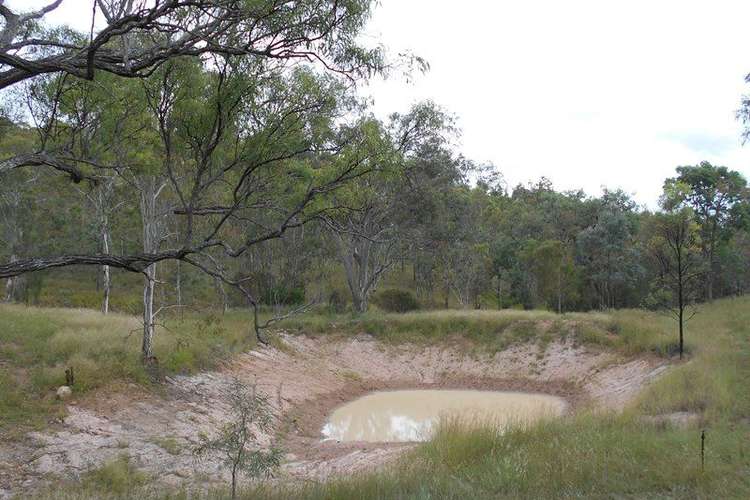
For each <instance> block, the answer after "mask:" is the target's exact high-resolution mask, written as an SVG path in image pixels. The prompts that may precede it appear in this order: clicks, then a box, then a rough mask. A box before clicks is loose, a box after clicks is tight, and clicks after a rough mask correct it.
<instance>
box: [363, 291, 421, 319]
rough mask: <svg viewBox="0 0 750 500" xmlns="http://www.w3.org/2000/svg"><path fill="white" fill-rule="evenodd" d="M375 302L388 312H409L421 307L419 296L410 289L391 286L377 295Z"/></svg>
mask: <svg viewBox="0 0 750 500" xmlns="http://www.w3.org/2000/svg"><path fill="white" fill-rule="evenodd" d="M374 302H375V304H376V305H377V306H378V307H380V308H381V309H383V310H385V311H388V312H400V313H401V312H407V311H415V310H417V309H419V302H418V301H417V298H416V297H415V296H414V294H413V293H411V292H410V291H408V290H399V289H397V288H391V289H389V290H383V291H382V292H380V293H378V294H377V295H376V296H375V300H374Z"/></svg>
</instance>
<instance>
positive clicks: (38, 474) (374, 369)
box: [0, 335, 666, 498]
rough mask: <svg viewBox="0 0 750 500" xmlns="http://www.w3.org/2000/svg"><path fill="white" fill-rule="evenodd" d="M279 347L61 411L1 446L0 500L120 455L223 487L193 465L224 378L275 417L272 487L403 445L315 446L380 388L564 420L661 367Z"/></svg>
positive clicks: (617, 398)
mask: <svg viewBox="0 0 750 500" xmlns="http://www.w3.org/2000/svg"><path fill="white" fill-rule="evenodd" d="M282 338H283V340H284V341H285V342H286V344H287V345H288V346H289V349H284V350H283V351H282V350H279V349H275V348H271V347H263V348H259V349H257V350H255V351H251V352H248V353H245V354H242V355H240V356H238V357H237V358H236V359H235V360H234V361H233V363H231V365H229V366H227V367H226V368H225V369H223V370H221V371H218V372H211V373H201V374H198V375H194V376H184V377H175V378H171V379H168V380H167V381H166V384H165V386H164V394H160V395H157V394H154V393H147V392H145V391H143V390H142V389H140V388H138V387H137V386H135V385H132V386H129V387H127V388H123V389H121V390H117V391H109V392H108V393H104V392H99V393H97V394H95V395H92V396H91V397H88V398H85V400H79V401H76V402H71V404H69V405H68V416H67V417H66V418H65V419H64V421H63V422H61V423H60V424H59V425H57V426H55V427H56V428H55V429H54V430H49V431H46V432H38V433H32V434H30V435H29V437H28V440H27V442H26V443H24V444H23V445H17V444H16V445H13V446H12V447H8V445H5V446H6V449H3V446H4V445H0V457H2V458H1V459H0V498H2V497H3V495H9V494H10V493H11V492H16V493H17V492H21V491H24V490H25V489H26V488H32V487H34V486H35V485H37V484H40V483H41V482H43V481H45V480H46V479H49V478H52V477H55V476H63V477H76V476H78V475H80V474H81V473H83V472H85V471H87V470H90V469H93V468H96V467H100V466H101V465H102V464H104V463H106V462H107V461H109V460H112V459H115V458H116V457H118V456H120V455H123V454H127V455H128V456H130V457H131V459H132V461H133V462H134V463H135V464H136V465H137V466H138V467H140V468H142V469H144V470H145V471H147V472H149V473H153V474H154V475H155V476H156V477H158V478H159V479H160V480H161V481H164V482H165V483H168V484H186V483H188V484H193V483H201V482H211V481H219V480H225V479H226V474H227V473H226V472H225V471H224V470H223V469H222V468H221V466H220V464H219V463H218V461H217V460H207V461H203V462H196V461H195V459H194V458H193V453H192V451H191V450H192V448H193V446H194V445H195V444H196V443H197V442H198V441H199V436H200V435H201V433H205V434H209V435H210V434H211V433H212V431H213V430H214V429H215V428H217V427H218V426H220V425H222V423H224V422H226V421H227V419H228V418H229V417H228V415H229V408H228V406H227V398H226V391H227V389H228V387H229V384H230V382H231V380H232V379H233V378H238V379H240V380H242V381H244V382H246V383H249V384H256V385H257V387H258V389H259V390H261V391H263V392H265V393H267V394H268V395H269V396H270V399H271V401H272V403H273V404H274V407H275V412H276V414H277V416H278V419H277V422H278V425H277V434H276V435H275V436H264V438H265V439H266V441H267V442H269V443H270V441H271V439H273V438H276V439H279V440H280V441H281V444H282V447H283V448H284V449H285V450H286V451H287V455H286V457H285V463H284V465H283V467H282V471H281V474H280V477H281V478H282V479H291V480H293V479H325V478H327V477H330V476H332V475H337V474H349V473H352V472H354V471H359V470H363V469H367V468H372V467H376V466H378V465H381V464H383V463H385V462H387V461H388V460H390V459H392V458H393V457H395V456H397V455H398V454H400V453H401V452H403V450H405V449H407V448H409V447H410V446H412V445H409V444H382V445H379V444H372V443H360V444H357V443H336V442H330V441H328V442H322V441H321V436H320V429H321V427H322V425H323V422H324V420H325V418H326V416H327V415H328V414H329V413H330V411H331V410H332V409H333V408H334V407H336V406H338V405H339V404H341V403H343V402H346V401H348V400H351V399H353V398H354V397H356V396H359V395H362V394H364V393H367V392H370V391H373V390H378V389H384V388H394V389H395V388H420V387H446V388H483V389H506V390H526V391H535V392H545V393H550V394H556V395H559V396H562V397H565V398H566V399H567V400H568V402H569V403H570V408H571V411H575V409H576V408H577V407H580V406H585V405H594V406H596V407H601V408H610V409H617V408H621V407H622V406H623V405H625V404H626V403H627V402H628V401H629V400H631V399H632V398H633V397H634V396H635V395H636V394H637V393H638V392H639V391H640V389H641V388H642V387H643V385H644V384H645V383H647V382H648V381H649V380H651V379H653V378H654V377H655V376H657V375H658V374H659V373H661V372H662V371H663V370H665V369H666V364H664V363H663V362H660V361H658V360H656V359H650V358H641V359H635V360H622V359H619V358H617V357H616V356H615V355H613V354H610V353H606V352H601V351H594V350H590V349H587V348H585V347H581V346H576V345H573V344H572V343H552V344H549V345H547V346H546V348H543V349H542V348H540V347H539V346H537V345H521V346H515V347H512V348H509V349H507V350H505V351H502V352H499V353H497V354H495V355H494V356H477V355H470V354H467V353H464V351H463V350H461V349H458V348H450V347H445V346H443V347H417V346H401V347H394V346H385V345H383V344H381V343H378V342H376V341H374V340H372V339H371V338H369V337H358V338H350V339H345V340H336V341H332V340H331V339H330V338H325V337H322V338H309V337H302V336H288V335H283V336H282Z"/></svg>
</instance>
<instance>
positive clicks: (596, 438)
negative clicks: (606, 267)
mask: <svg viewBox="0 0 750 500" xmlns="http://www.w3.org/2000/svg"><path fill="white" fill-rule="evenodd" d="M617 315H618V316H619V315H622V316H623V319H624V318H629V321H633V322H635V323H636V324H637V323H640V322H641V321H643V320H644V319H646V316H647V315H644V313H639V312H635V311H630V312H628V311H624V312H621V313H617ZM642 315H643V316H642ZM654 319H655V318H654ZM688 340H689V342H690V346H691V351H692V355H691V359H689V361H687V362H685V363H682V364H679V365H678V366H676V367H674V368H673V369H671V370H670V371H669V372H668V373H667V374H666V375H665V376H663V377H662V378H660V379H659V380H657V381H656V382H655V383H654V384H652V385H651V386H650V387H649V389H648V390H647V391H646V392H645V393H644V394H642V396H641V398H640V399H639V400H638V401H637V402H636V403H635V404H634V405H633V407H632V408H630V409H628V410H627V411H626V412H625V413H624V414H622V415H611V414H607V415H601V414H599V415H597V414H584V415H577V416H574V417H570V418H567V419H560V420H556V421H551V422H543V423H540V424H538V425H534V426H532V427H529V428H516V429H513V430H511V431H510V432H506V433H499V432H497V431H496V430H494V429H491V428H463V427H461V426H460V425H457V424H456V423H452V422H447V423H445V424H444V425H443V427H442V429H441V430H440V431H439V432H438V434H437V435H436V436H435V438H434V439H433V440H432V441H431V442H430V443H427V444H425V445H423V446H421V447H419V448H418V449H417V450H416V451H414V452H413V453H411V454H410V455H408V456H407V457H405V458H404V459H403V460H401V461H400V462H399V463H398V464H397V465H396V466H394V467H391V468H388V469H386V470H384V471H381V472H377V473H373V474H369V475H363V476H360V477H356V478H351V479H346V480H340V481H333V482H329V483H325V484H318V485H312V486H308V487H304V488H302V489H297V490H293V491H291V490H290V491H278V490H276V491H270V490H256V491H250V492H247V496H246V498H269V499H280V498H289V495H293V496H294V497H295V498H307V499H342V500H343V499H349V498H358V499H376V498H415V499H438V498H439V499H443V498H446V499H451V498H455V499H467V498H473V499H481V498H487V499H489V498H509V499H510V498H534V499H536V498H578V497H586V498H707V499H708V498H737V499H746V498H750V390H748V380H750V298H746V297H743V298H739V299H727V300H722V301H717V302H715V303H713V304H711V305H706V306H704V307H702V309H701V312H700V314H699V315H698V316H696V317H695V318H694V319H693V320H692V322H691V323H690V324H689V328H688ZM633 345H638V344H637V343H636V344H633ZM679 411H684V412H692V413H696V414H697V415H699V417H700V422H699V425H694V426H691V427H688V428H678V427H676V426H671V425H666V424H659V423H647V422H645V421H644V418H643V417H644V416H645V415H659V414H664V413H671V412H679ZM701 429H706V433H707V439H706V455H705V468H701V462H700V431H701Z"/></svg>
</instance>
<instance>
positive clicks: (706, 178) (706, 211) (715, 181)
mask: <svg viewBox="0 0 750 500" xmlns="http://www.w3.org/2000/svg"><path fill="white" fill-rule="evenodd" d="M677 174H678V175H677V176H676V177H672V178H669V179H667V180H666V181H665V182H664V196H663V197H662V205H663V206H664V207H665V208H666V209H668V210H671V209H674V208H678V207H691V208H692V209H693V213H694V214H695V215H694V216H695V220H696V221H697V222H698V224H699V226H700V233H701V249H702V252H703V256H704V259H705V260H706V262H707V269H706V272H707V279H706V298H707V299H708V300H712V299H713V297H714V281H715V276H716V273H717V271H718V270H717V269H716V266H717V261H716V254H717V248H718V246H719V245H720V244H721V243H722V242H723V241H726V240H727V239H728V238H729V237H731V233H732V231H733V229H734V228H735V227H736V225H737V223H738V222H740V219H741V216H742V214H743V213H744V212H745V211H746V210H747V206H748V204H749V203H750V192H749V191H748V188H747V181H746V180H745V178H744V177H743V176H742V174H740V173H739V172H737V171H734V170H729V169H728V168H726V167H717V166H714V165H711V164H710V163H709V162H706V161H704V162H701V163H700V164H698V165H695V166H683V167H677Z"/></svg>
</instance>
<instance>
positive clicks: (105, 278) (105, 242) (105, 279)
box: [102, 225, 111, 314]
mask: <svg viewBox="0 0 750 500" xmlns="http://www.w3.org/2000/svg"><path fill="white" fill-rule="evenodd" d="M102 252H103V253H105V254H108V253H109V231H108V229H107V226H106V225H103V226H102ZM102 288H103V289H104V296H103V297H102V313H104V314H107V313H108V312H109V293H110V289H111V277H110V269H109V266H107V265H104V266H102Z"/></svg>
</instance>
